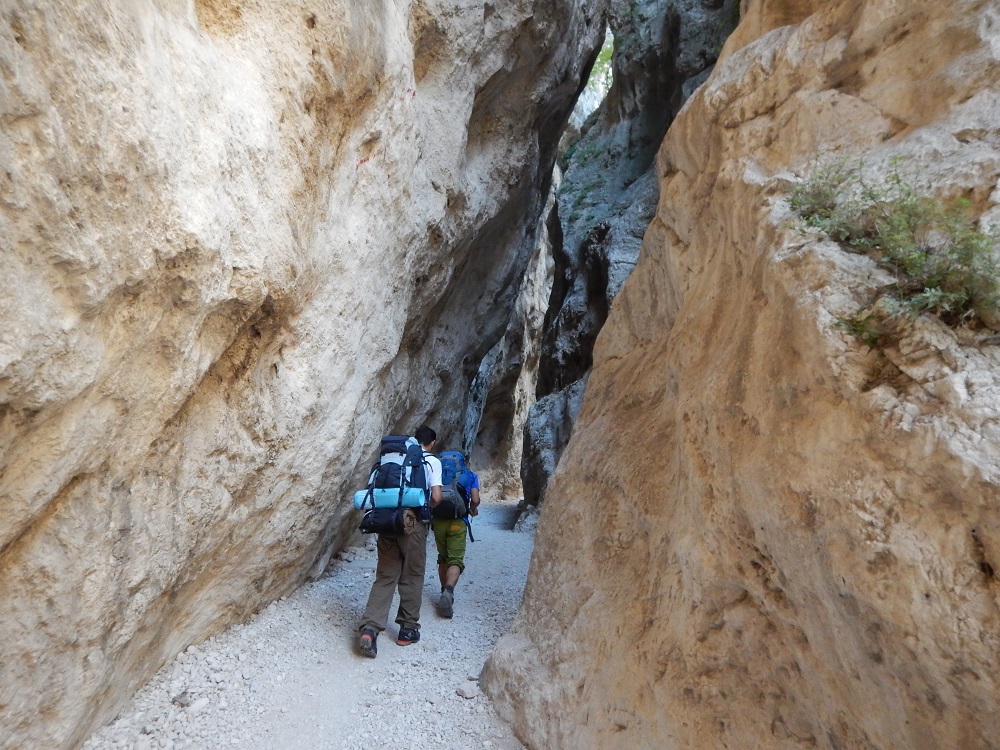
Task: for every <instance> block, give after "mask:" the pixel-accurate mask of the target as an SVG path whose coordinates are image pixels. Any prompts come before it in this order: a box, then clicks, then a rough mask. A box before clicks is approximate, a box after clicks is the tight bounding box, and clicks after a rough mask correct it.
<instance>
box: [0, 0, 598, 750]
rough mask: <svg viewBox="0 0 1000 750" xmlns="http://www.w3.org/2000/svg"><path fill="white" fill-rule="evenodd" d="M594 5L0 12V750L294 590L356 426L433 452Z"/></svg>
mask: <svg viewBox="0 0 1000 750" xmlns="http://www.w3.org/2000/svg"><path fill="white" fill-rule="evenodd" d="M599 10H600V9H599V8H598V9H597V10H591V9H588V8H586V7H585V4H584V3H583V2H582V1H581V0H559V1H558V2H553V0H545V2H532V1H530V0H519V1H515V2H504V3H492V2H487V3H483V2H472V1H471V0H414V1H413V2H382V1H381V0H379V1H377V2H376V1H373V2H367V1H366V2H347V1H346V0H320V1H317V2H307V1H305V0H301V1H300V0H292V1H291V2H282V3H266V4H261V3H237V2H226V1H224V0H195V1H194V2H167V1H166V0H164V1H162V2H161V1H158V0H150V1H149V2H138V3H134V2H111V3H107V2H96V1H94V2H77V3H49V2H41V1H35V0H20V1H19V2H8V3H5V4H4V6H3V8H2V10H0V121H2V123H3V126H2V129H0V226H2V231H0V242H2V243H3V246H2V250H0V269H2V272H0V285H2V289H0V510H2V514H3V518H4V523H3V525H2V529H0V746H2V747H4V748H27V747H45V748H57V747H72V746H74V745H75V744H77V743H78V742H79V741H80V739H81V738H82V737H85V736H86V735H87V733H88V732H89V730H91V729H92V728H93V727H94V726H96V725H97V724H99V723H101V722H102V721H104V720H106V719H107V718H109V717H111V716H113V715H114V711H115V709H116V706H118V705H119V704H120V702H121V701H122V699H123V698H124V697H126V696H127V695H129V694H130V693H131V691H132V690H133V689H134V688H135V687H136V686H137V685H139V684H140V683H141V682H142V681H143V680H144V679H145V678H146V677H148V676H149V675H150V674H152V673H153V672H154V671H155V670H156V669H157V668H158V667H159V665H160V664H162V663H163V662H164V660H165V659H167V658H169V657H171V656H173V655H174V654H175V653H177V652H178V650H180V649H181V648H183V647H184V646H185V645H187V644H188V643H191V642H192V641H198V640H201V639H203V638H205V637H207V636H208V635H210V634H211V633H213V632H215V631H218V630H219V629H221V628H222V627H224V626H225V625H227V624H229V623H231V622H233V621H236V620H239V619H240V618H243V617H246V616H247V615H249V614H250V613H251V612H253V611H254V610H256V609H257V608H259V607H260V606H261V605H262V604H264V603H266V602H268V601H270V600H271V599H273V598H275V597H276V596H278V595H280V594H282V593H285V592H287V591H289V590H290V589H291V588H293V587H294V586H296V585H297V584H298V583H299V582H301V581H302V580H303V579H304V578H305V577H306V576H307V574H308V573H309V572H310V571H315V570H319V569H322V567H323V566H324V565H325V561H326V559H327V558H328V556H329V554H330V552H331V550H333V549H335V548H336V547H337V546H338V545H339V544H340V543H341V542H342V541H343V540H344V539H345V538H346V537H347V536H348V535H350V534H351V533H353V529H354V527H355V523H356V519H355V517H354V514H353V511H352V510H350V509H349V505H348V500H347V498H348V491H349V490H350V489H352V488H353V487H354V486H355V484H356V482H357V480H358V479H360V475H361V473H362V471H363V467H365V466H366V465H367V464H368V462H369V461H370V460H371V456H372V454H373V449H374V446H375V445H376V444H377V440H378V436H379V435H380V434H383V433H385V432H388V431H391V430H402V429H405V430H413V429H414V428H415V427H416V426H417V424H419V422H420V421H422V420H424V419H425V418H426V419H429V420H430V422H431V423H432V424H434V425H435V426H437V427H438V428H440V430H441V435H442V438H443V439H444V440H447V439H448V438H449V435H450V434H451V433H452V432H460V429H461V423H462V418H463V416H464V414H465V405H466V398H467V391H468V386H469V383H470V381H471V379H472V377H473V376H474V374H475V373H476V371H477V369H478V367H479V363H480V360H481V359H482V358H483V356H484V355H485V354H486V353H487V352H488V351H489V350H490V348H491V347H492V346H493V345H494V343H495V342H496V341H497V339H498V338H499V337H500V335H501V334H502V333H503V331H504V330H505V328H506V325H507V318H508V315H509V311H510V310H511V308H512V307H513V300H514V298H515V296H516V294H517V293H518V282H519V280H520V277H521V275H522V274H523V273H524V270H525V268H526V265H527V262H528V259H529V256H530V255H531V253H532V252H533V249H534V248H535V246H536V235H537V233H538V231H537V226H536V225H535V222H536V217H537V216H538V215H539V213H540V211H541V209H542V206H543V203H544V200H545V196H546V195H547V193H548V181H549V179H550V178H549V176H550V174H551V170H552V165H553V161H554V150H555V147H556V143H557V140H558V137H559V134H560V131H561V129H562V126H563V123H564V122H565V119H566V117H567V116H568V113H569V110H570V109H571V107H572V105H573V100H574V97H575V95H576V92H577V91H578V89H579V87H580V79H581V75H582V71H581V68H582V67H583V65H584V64H585V61H586V60H587V59H588V58H590V57H591V56H592V54H593V52H594V50H595V49H596V47H597V45H598V43H599V37H600V34H601V30H602V28H603V23H604V22H603V18H601V17H600V16H601V14H600V12H599Z"/></svg>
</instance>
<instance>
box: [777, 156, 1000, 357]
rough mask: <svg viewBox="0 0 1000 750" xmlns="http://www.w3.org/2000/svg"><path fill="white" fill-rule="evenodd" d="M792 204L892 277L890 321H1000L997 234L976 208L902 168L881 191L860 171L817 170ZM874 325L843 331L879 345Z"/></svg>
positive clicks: (860, 321) (883, 300)
mask: <svg viewBox="0 0 1000 750" xmlns="http://www.w3.org/2000/svg"><path fill="white" fill-rule="evenodd" d="M789 204H790V206H791V208H792V210H793V211H794V212H795V213H796V214H798V216H799V217H801V219H802V221H803V222H804V223H805V224H806V225H807V226H809V227H812V228H813V229H817V230H819V231H821V232H823V233H825V234H826V235H828V236H829V237H830V238H831V239H833V240H835V241H836V242H838V243H840V244H841V245H842V246H843V247H845V248H846V249H848V250H851V251H854V252H859V253H864V254H866V255H868V256H870V257H872V258H873V259H875V261H876V262H877V263H878V264H879V265H880V266H882V267H883V268H885V269H886V270H888V271H889V272H890V273H892V275H893V276H894V281H893V283H891V284H889V285H888V286H886V287H883V288H882V289H880V290H879V293H878V299H876V300H875V302H878V303H879V304H878V309H879V310H881V311H883V312H884V313H886V314H888V315H890V316H893V315H898V316H904V315H905V316H909V317H916V316H918V315H920V314H922V313H930V314H933V315H936V316H938V317H939V318H940V319H942V320H943V321H945V322H946V323H948V324H950V325H961V324H967V323H971V322H973V321H993V320H996V319H997V310H998V306H1000V281H998V278H1000V265H998V261H997V247H998V236H997V233H996V232H995V231H994V230H993V229H991V230H990V231H988V232H982V231H980V230H979V229H978V228H977V227H976V224H975V222H974V219H973V217H972V216H971V213H970V209H971V204H970V202H969V201H968V200H965V199H957V200H952V201H948V202H942V201H940V200H938V199H936V198H934V197H932V196H928V195H922V194H920V193H919V192H918V191H917V190H916V189H915V188H914V186H913V182H912V180H911V179H909V178H907V176H905V175H904V174H903V173H902V172H901V171H900V163H899V162H898V161H897V162H893V163H892V164H891V165H890V169H889V173H888V175H887V176H886V177H885V179H884V180H883V181H882V182H881V183H879V184H870V183H869V182H867V181H866V179H865V178H864V176H863V175H862V169H861V165H860V164H854V165H849V164H846V163H844V162H839V163H831V164H826V165H823V166H820V167H817V168H816V169H814V170H813V171H812V172H811V174H810V175H809V176H808V177H807V178H806V179H805V180H803V181H802V182H801V183H799V184H798V185H796V187H795V188H794V189H793V190H792V194H791V197H790V200H789ZM870 322H871V313H866V314H864V315H863V314H862V313H859V314H858V316H855V318H852V319H850V320H848V321H842V325H843V327H845V328H846V329H847V330H849V331H850V332H852V333H854V335H856V336H858V338H862V339H863V340H865V341H866V343H872V341H871V338H872V336H873V334H872V330H873V329H872V327H871V325H870ZM858 331H863V332H864V335H862V334H860V333H859V332H858Z"/></svg>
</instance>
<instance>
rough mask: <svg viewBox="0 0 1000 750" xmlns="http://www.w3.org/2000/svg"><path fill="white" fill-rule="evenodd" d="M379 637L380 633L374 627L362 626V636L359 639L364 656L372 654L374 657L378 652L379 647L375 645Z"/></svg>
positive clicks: (359, 645) (359, 646)
mask: <svg viewBox="0 0 1000 750" xmlns="http://www.w3.org/2000/svg"><path fill="white" fill-rule="evenodd" d="M376 638H378V633H376V632H375V629H374V628H362V629H361V638H359V639H358V648H359V649H361V654H362V656H370V657H371V658H372V659H374V658H375V655H376V654H377V653H378V647H377V646H376V645H375V639H376Z"/></svg>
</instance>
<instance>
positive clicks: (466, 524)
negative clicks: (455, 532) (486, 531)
mask: <svg viewBox="0 0 1000 750" xmlns="http://www.w3.org/2000/svg"><path fill="white" fill-rule="evenodd" d="M462 520H463V521H465V526H466V528H467V529H468V530H469V539H470V540H471V541H473V542H474V541H476V537H474V536H472V521H470V520H469V517H468V516H466V517H465V518H463V519H462Z"/></svg>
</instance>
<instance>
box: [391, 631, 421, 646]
mask: <svg viewBox="0 0 1000 750" xmlns="http://www.w3.org/2000/svg"><path fill="white" fill-rule="evenodd" d="M419 640H420V631H419V630H417V629H416V628H412V629H411V628H400V629H399V638H397V639H396V645H397V646H409V645H410V644H411V643H416V642H417V641H419Z"/></svg>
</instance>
